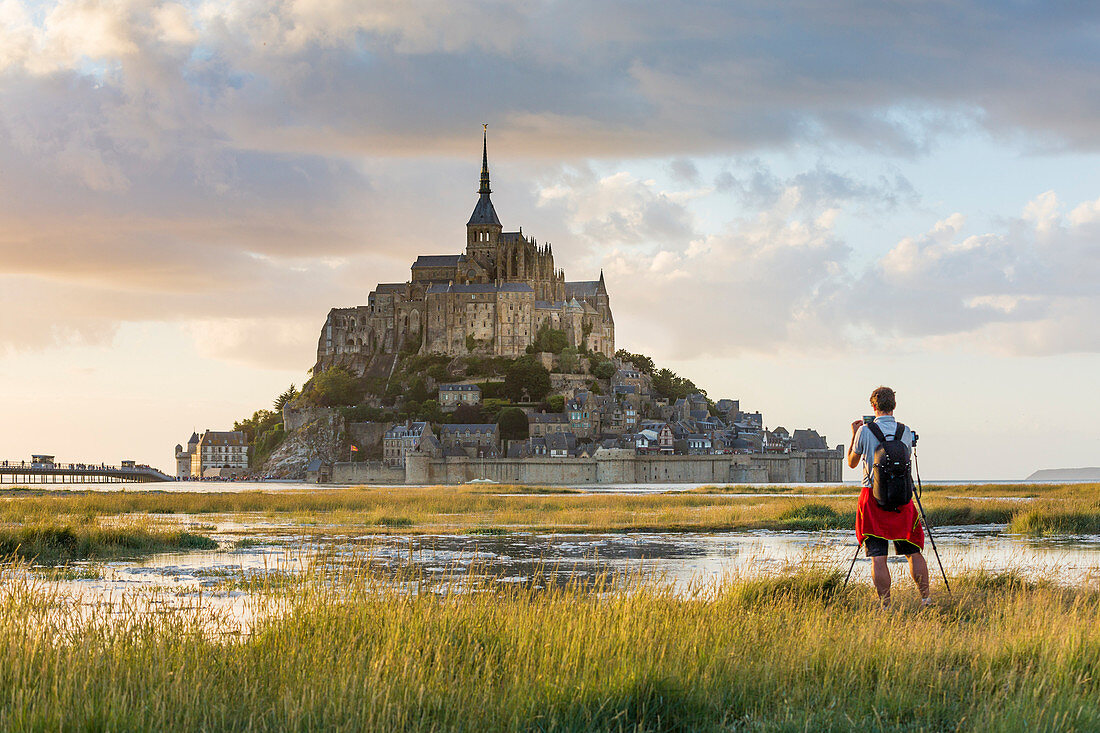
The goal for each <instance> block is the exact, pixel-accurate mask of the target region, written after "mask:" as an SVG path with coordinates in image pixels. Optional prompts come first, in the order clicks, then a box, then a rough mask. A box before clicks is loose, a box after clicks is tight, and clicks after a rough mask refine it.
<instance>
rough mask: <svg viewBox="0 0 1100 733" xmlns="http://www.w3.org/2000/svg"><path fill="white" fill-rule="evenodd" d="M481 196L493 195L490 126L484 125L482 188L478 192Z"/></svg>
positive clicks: (482, 137)
mask: <svg viewBox="0 0 1100 733" xmlns="http://www.w3.org/2000/svg"><path fill="white" fill-rule="evenodd" d="M477 192H478V193H479V194H482V195H488V194H490V193H492V192H493V191H492V189H490V188H489V125H488V124H485V125H482V130H481V188H479V189H478V190H477Z"/></svg>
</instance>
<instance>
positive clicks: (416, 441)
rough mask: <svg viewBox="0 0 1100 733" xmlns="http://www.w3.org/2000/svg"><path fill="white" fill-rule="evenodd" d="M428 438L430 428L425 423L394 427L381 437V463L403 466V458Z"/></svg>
mask: <svg viewBox="0 0 1100 733" xmlns="http://www.w3.org/2000/svg"><path fill="white" fill-rule="evenodd" d="M429 437H432V426H431V425H430V424H428V423H426V422H414V421H409V422H407V423H405V424H403V425H402V424H397V425H394V426H393V427H391V428H390V429H389V430H387V431H386V434H385V435H384V436H382V461H383V462H384V463H385V464H386V465H387V466H404V465H405V456H407V455H408V454H409V452H410V451H414V450H416V449H417V448H418V447H419V446H420V443H421V441H423V440H425V439H426V438H429Z"/></svg>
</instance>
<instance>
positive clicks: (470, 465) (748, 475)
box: [405, 449, 842, 486]
mask: <svg viewBox="0 0 1100 733" xmlns="http://www.w3.org/2000/svg"><path fill="white" fill-rule="evenodd" d="M814 454H815V455H812V456H808V455H807V454H804V453H791V454H782V455H718V456H664V455H635V454H634V452H633V451H631V450H628V449H615V450H601V451H599V452H598V453H597V454H596V455H595V457H593V458H522V459H517V458H496V459H474V458H464V457H454V458H431V457H430V456H428V455H426V454H422V453H412V454H409V456H408V457H407V458H406V468H405V472H406V475H405V483H408V484H422V485H433V484H460V483H465V482H467V481H472V480H475V479H480V478H485V479H490V480H492V481H497V482H499V483H504V484H528V485H550V486H553V485H584V484H588V483H591V484H653V483H673V484H674V483H696V484H707V483H716V484H728V483H802V482H806V481H812V482H826V481H828V482H837V481H840V476H841V460H842V458H841V453H840V451H814ZM808 465H810V466H812V467H813V468H812V471H811V472H810V475H807V466H808Z"/></svg>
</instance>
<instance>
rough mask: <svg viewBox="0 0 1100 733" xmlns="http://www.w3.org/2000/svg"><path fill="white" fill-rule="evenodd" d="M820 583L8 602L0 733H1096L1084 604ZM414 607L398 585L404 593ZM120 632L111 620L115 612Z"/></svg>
mask: <svg viewBox="0 0 1100 733" xmlns="http://www.w3.org/2000/svg"><path fill="white" fill-rule="evenodd" d="M842 580H843V576H842V573H841V571H840V570H838V569H831V568H824V569H817V570H808V571H805V572H797V573H789V574H781V575H779V576H774V577H771V578H759V579H738V578H727V579H725V580H723V581H721V582H715V583H710V584H697V585H695V586H693V587H692V588H691V589H690V590H689V591H688V592H686V593H675V592H673V590H672V589H671V588H670V587H669V586H667V585H663V584H661V583H659V582H655V581H645V580H640V579H639V580H636V581H633V582H632V583H631V584H630V585H629V586H628V587H617V588H611V587H606V588H604V589H603V591H602V592H596V593H592V592H584V591H582V590H580V589H579V588H578V587H575V586H569V585H567V586H565V587H560V586H545V587H543V588H539V587H536V585H534V584H533V585H530V586H523V587H518V588H516V587H510V588H505V589H495V590H489V589H488V588H489V586H484V587H483V588H482V592H463V593H444V594H434V593H425V594H416V593H409V592H405V591H403V590H400V589H399V588H398V587H396V586H395V585H393V584H391V583H388V582H381V581H378V580H377V579H376V578H375V576H374V575H373V574H372V573H371V572H370V569H369V568H365V567H352V568H347V569H345V570H344V572H343V573H342V574H341V575H338V576H335V577H334V576H333V575H332V574H331V573H325V574H307V575H306V576H305V577H304V578H303V579H301V580H300V581H299V582H297V583H293V582H290V581H287V583H284V582H283V581H282V580H279V582H276V583H272V584H269V585H268V586H265V587H266V590H265V591H264V592H265V593H266V594H267V595H265V596H263V598H265V599H267V602H269V603H271V604H273V605H275V606H278V607H279V608H280V609H281V612H280V613H277V614H271V615H267V616H261V618H260V620H259V621H257V622H256V625H255V627H254V628H253V630H252V633H251V634H250V635H244V636H242V635H240V634H237V633H235V632H236V631H237V629H236V628H235V626H234V624H233V622H232V621H231V620H227V619H225V618H224V617H220V616H218V615H217V614H215V613H213V612H211V611H201V610H190V611H188V610H177V611H173V612H170V613H157V614H146V613H142V612H141V611H140V607H139V606H138V605H137V604H131V605H127V606H123V610H122V611H121V612H119V611H118V610H117V609H116V610H114V611H112V610H110V609H108V608H106V607H96V608H93V609H91V610H90V611H89V612H87V613H72V612H71V608H70V606H69V605H68V604H70V603H75V601H69V600H67V599H66V598H65V597H64V596H63V595H61V594H59V593H58V592H57V591H55V590H53V589H51V587H49V586H48V585H43V584H42V583H41V581H37V582H32V581H19V580H17V579H15V578H14V577H13V578H11V579H7V580H6V581H5V582H4V583H3V584H0V655H2V658H3V659H4V660H5V663H4V665H2V666H0V729H3V730H13V731H19V730H41V729H82V730H89V729H90V730H246V729H247V730H287V729H291V730H315V729H326V730H365V731H391V730H413V731H417V730H423V731H429V730H431V731H439V730H468V731H474V730H476V731H501V730H540V731H547V730H552V731H590V730H595V731H696V730H698V731H718V730H749V731H787V730H790V731H802V730H814V731H847V730H866V731H886V730H903V731H941V730H943V731H947V730H951V731H956V730H961V731H1043V730H1049V731H1055V730H1058V731H1063V730H1066V731H1068V730H1095V729H1097V728H1098V727H1100V677H1098V676H1097V675H1096V669H1098V668H1100V592H1098V590H1097V589H1096V588H1073V589H1067V588H1058V587H1055V586H1049V587H1048V586H1043V585H1035V584H1027V583H1025V582H1023V581H1021V580H1019V579H1013V578H1008V579H1004V578H992V579H990V577H989V576H985V575H982V574H974V575H965V576H959V577H957V578H956V579H955V583H954V585H955V586H956V588H957V590H956V593H955V594H954V595H953V596H951V597H950V598H947V597H944V598H941V599H940V600H941V603H940V605H939V606H937V607H936V608H933V609H928V610H924V611H918V610H917V605H916V599H915V597H914V596H912V594H911V591H910V592H909V593H908V594H906V593H903V592H900V591H899V592H898V593H897V594H896V607H895V608H894V609H893V610H892V611H890V612H888V613H880V612H878V611H876V610H875V604H874V600H873V598H872V591H871V590H870V588H868V587H866V586H849V587H848V588H844V587H843V586H842ZM404 587H408V586H404ZM120 613H121V615H120Z"/></svg>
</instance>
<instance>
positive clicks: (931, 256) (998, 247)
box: [829, 191, 1100, 354]
mask: <svg viewBox="0 0 1100 733" xmlns="http://www.w3.org/2000/svg"><path fill="white" fill-rule="evenodd" d="M1089 206H1090V204H1089V203H1087V202H1086V203H1085V204H1081V205H1080V206H1078V207H1076V208H1075V209H1074V210H1073V213H1072V214H1071V215H1070V217H1068V218H1067V217H1065V215H1064V214H1063V213H1062V210H1063V206H1062V204H1061V202H1060V201H1059V200H1058V197H1057V195H1056V194H1055V193H1054V192H1053V191H1047V192H1044V193H1042V194H1039V195H1038V196H1036V197H1035V198H1034V199H1033V200H1031V201H1030V202H1028V203H1027V204H1026V205H1025V206H1024V207H1023V210H1022V212H1021V215H1020V216H1019V217H1018V218H1017V219H1014V220H1010V221H1009V222H1008V223H1007V225H1006V228H1005V230H1004V231H1000V232H985V233H981V234H966V233H965V227H966V219H965V217H964V216H963V215H962V214H959V213H956V214H953V215H952V216H950V217H948V218H946V219H944V220H942V221H939V222H937V223H936V224H935V225H934V226H933V227H932V228H931V229H930V230H929V231H928V232H926V233H925V234H923V235H920V236H917V237H906V238H904V239H902V240H901V241H899V242H898V243H897V244H896V245H895V246H894V247H893V248H892V249H891V250H890V251H889V252H887V253H886V254H885V255H884V256H883V257H881V258H880V259H879V260H878V262H877V263H875V265H874V266H873V267H871V268H870V269H869V270H868V271H867V272H866V273H864V274H863V275H862V276H860V277H859V278H857V279H856V280H854V281H853V283H852V284H851V285H850V287H848V288H847V291H846V292H841V293H839V294H838V295H837V296H836V297H834V298H833V299H832V302H831V303H830V304H829V307H830V308H831V311H832V312H831V316H832V318H834V319H842V318H845V317H848V318H851V319H852V320H853V321H854V322H855V323H856V324H858V325H860V326H862V327H863V328H865V329H867V330H868V331H871V332H874V333H876V334H879V335H880V336H893V337H897V338H903V339H904V338H925V339H929V342H930V343H938V342H940V341H943V340H945V339H946V341H958V339H959V338H966V337H970V338H972V339H973V341H974V342H976V343H981V344H984V345H985V346H991V347H994V348H996V350H998V351H1002V352H1009V353H1019V354H1045V353H1061V352H1079V351H1084V352H1088V351H1095V350H1096V349H1097V348H1098V347H1100V336H1097V335H1096V328H1095V319H1096V314H1097V313H1100V292H1098V291H1097V289H1096V282H1098V278H1100V238H1098V237H1097V232H1096V231H1095V230H1094V229H1092V228H1091V227H1090V225H1091V219H1090V218H1089V217H1088V216H1087V215H1086V214H1084V213H1081V212H1087V211H1088V210H1089ZM1082 207H1084V208H1082ZM854 314H858V315H854Z"/></svg>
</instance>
